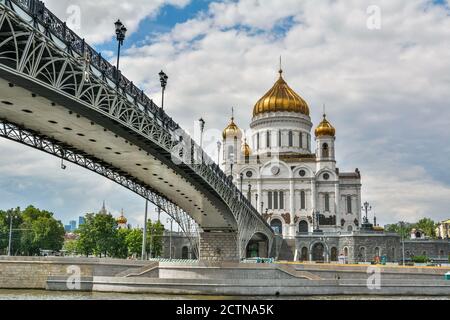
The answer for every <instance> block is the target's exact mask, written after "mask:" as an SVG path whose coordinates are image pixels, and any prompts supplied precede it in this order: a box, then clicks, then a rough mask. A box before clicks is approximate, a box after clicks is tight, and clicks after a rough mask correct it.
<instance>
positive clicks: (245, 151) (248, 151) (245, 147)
mask: <svg viewBox="0 0 450 320" xmlns="http://www.w3.org/2000/svg"><path fill="white" fill-rule="evenodd" d="M242 153H243V154H244V157H250V155H251V154H252V149H251V148H250V146H249V145H248V143H247V139H245V141H244V144H243V145H242Z"/></svg>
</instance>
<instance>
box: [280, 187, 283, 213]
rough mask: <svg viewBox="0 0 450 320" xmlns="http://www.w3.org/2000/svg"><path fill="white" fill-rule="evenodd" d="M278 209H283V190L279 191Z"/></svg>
mask: <svg viewBox="0 0 450 320" xmlns="http://www.w3.org/2000/svg"><path fill="white" fill-rule="evenodd" d="M280 209H284V192H283V191H280Z"/></svg>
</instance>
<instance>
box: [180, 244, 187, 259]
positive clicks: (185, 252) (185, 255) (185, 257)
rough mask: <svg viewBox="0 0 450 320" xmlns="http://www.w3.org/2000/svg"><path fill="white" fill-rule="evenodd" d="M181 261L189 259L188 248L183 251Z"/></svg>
mask: <svg viewBox="0 0 450 320" xmlns="http://www.w3.org/2000/svg"><path fill="white" fill-rule="evenodd" d="M181 259H189V248H188V247H186V246H184V247H183V248H182V249H181Z"/></svg>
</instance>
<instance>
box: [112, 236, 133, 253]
mask: <svg viewBox="0 0 450 320" xmlns="http://www.w3.org/2000/svg"><path fill="white" fill-rule="evenodd" d="M130 231H131V230H129V229H119V230H117V239H116V244H115V247H114V252H113V253H112V256H113V257H115V258H120V259H125V258H127V257H128V256H129V253H128V246H127V237H128V234H129V233H130Z"/></svg>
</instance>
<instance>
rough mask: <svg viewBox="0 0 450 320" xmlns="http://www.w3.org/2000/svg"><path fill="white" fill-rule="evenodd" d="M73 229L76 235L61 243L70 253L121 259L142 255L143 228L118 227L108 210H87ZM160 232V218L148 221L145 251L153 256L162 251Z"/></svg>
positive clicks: (162, 230) (161, 230) (162, 228)
mask: <svg viewBox="0 0 450 320" xmlns="http://www.w3.org/2000/svg"><path fill="white" fill-rule="evenodd" d="M75 233H76V235H77V239H75V240H68V241H66V243H65V245H64V250H67V252H68V253H69V254H75V255H84V256H90V255H95V256H98V257H113V258H122V259H124V258H127V257H130V256H135V257H138V256H140V255H141V250H142V237H143V232H142V230H141V229H118V226H117V222H116V220H115V219H114V217H113V216H111V215H110V214H101V213H99V214H93V213H89V214H87V215H86V216H85V222H84V224H82V225H81V226H80V227H79V229H78V230H77V231H75ZM163 233H164V225H162V224H161V222H159V221H156V222H152V221H151V220H149V221H148V222H147V243H146V252H147V253H148V254H151V256H152V257H158V256H160V255H161V253H162V249H163Z"/></svg>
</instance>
